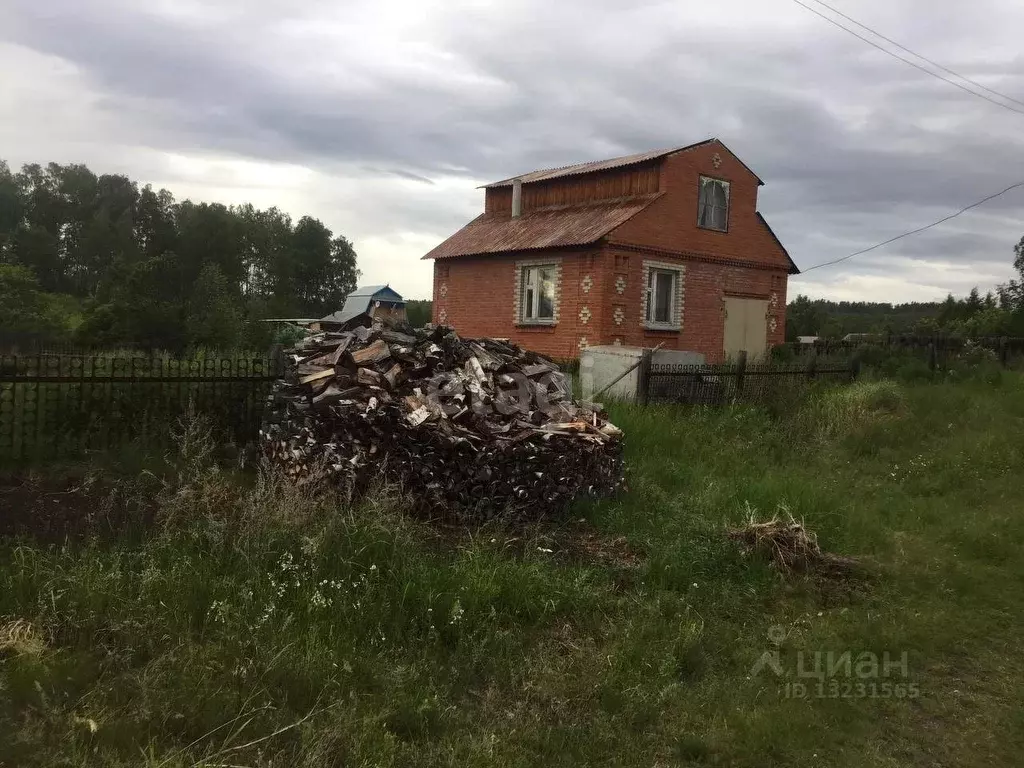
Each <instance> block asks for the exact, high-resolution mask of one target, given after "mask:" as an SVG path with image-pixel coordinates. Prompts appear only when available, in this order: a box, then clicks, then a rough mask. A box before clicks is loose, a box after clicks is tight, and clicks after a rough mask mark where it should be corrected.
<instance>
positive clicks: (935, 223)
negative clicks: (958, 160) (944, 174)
mask: <svg viewBox="0 0 1024 768" xmlns="http://www.w3.org/2000/svg"><path fill="white" fill-rule="evenodd" d="M1017 187H1024V181H1018V182H1017V183H1016V184H1011V185H1010V186H1008V187H1007V188H1006V189H1004V190H1001V191H999V192H996V193H995V194H994V195H989V196H988V197H984V198H982V199H981V200H979V201H978V202H976V203H971V204H970V205H968V206H965V207H964V208H961V209H960V210H959V211H957V212H956V213H951V214H949V215H948V216H944V217H942V218H941V219H939V220H938V221H933V222H932V223H931V224H927V225H925V226H923V227H918V228H917V229H912V230H910V231H909V232H904V233H903V234H902V235H896V237H890V238H889V239H888V240H885V241H883V242H881V243H876V244H875V245H872V246H871V247H870V248H864V249H863V250H860V251H857V252H855V253H851V254H850V255H849V256H842V257H841V258H838V259H833V260H832V261H826V262H824V263H822V264H815V265H814V266H813V267H808V268H807V269H802V270H800V273H801V274H806V273H807V272H810V271H811V270H813V269H821V268H822V267H830V266H832V265H833V264H838V263H839V262H841V261H846V260H847V259H852V258H853V257H854V256H860V255H861V254H862V253H867V252H868V251H873V250H875V249H876V248H881V247H882V246H883V245H888V244H889V243H895V242H896V241H897V240H902V239H903V238H904V237H910V236H911V235H916V234H918V233H919V232H924V231H925V230H926V229H931V228H932V227H937V226H938V225H939V224H942V223H944V222H947V221H949V220H950V219H955V218H956V217H957V216H959V215H960V214H962V213H967V211H969V210H971V209H972V208H977V207H978V206H979V205H982V204H984V203H987V202H988V201H989V200H994V199H995V198H997V197H999V196H1000V195H1005V194H1006V193H1007V192H1009V191H1010V190H1013V189H1017Z"/></svg>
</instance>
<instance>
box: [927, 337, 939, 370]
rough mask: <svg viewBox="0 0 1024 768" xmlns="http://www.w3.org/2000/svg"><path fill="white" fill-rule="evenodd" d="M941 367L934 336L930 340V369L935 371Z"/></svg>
mask: <svg viewBox="0 0 1024 768" xmlns="http://www.w3.org/2000/svg"><path fill="white" fill-rule="evenodd" d="M938 367H939V359H938V351H937V350H936V345H935V339H934V337H933V338H932V340H931V341H930V342H928V370H929V371H931V372H932V373H935V369H936V368H938Z"/></svg>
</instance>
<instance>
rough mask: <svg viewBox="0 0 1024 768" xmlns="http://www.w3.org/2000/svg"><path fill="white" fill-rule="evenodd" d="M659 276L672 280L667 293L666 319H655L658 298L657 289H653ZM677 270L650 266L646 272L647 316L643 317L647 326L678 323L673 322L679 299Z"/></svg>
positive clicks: (654, 326) (672, 325)
mask: <svg viewBox="0 0 1024 768" xmlns="http://www.w3.org/2000/svg"><path fill="white" fill-rule="evenodd" d="M659 276H665V277H668V278H669V280H671V281H672V282H671V283H670V286H671V287H670V290H669V295H668V302H669V303H668V307H667V309H668V312H667V315H668V319H667V320H655V317H656V316H657V307H656V306H655V305H656V302H657V298H658V294H657V291H656V290H655V284H656V282H657V279H658V277H659ZM679 278H680V275H679V270H678V269H661V268H658V267H655V268H652V269H650V270H648V272H647V317H646V318H645V320H646V323H647V325H648V327H651V328H659V327H660V328H676V327H678V324H677V323H676V322H675V317H676V310H677V307H676V303H677V302H678V301H679V298H678V296H679Z"/></svg>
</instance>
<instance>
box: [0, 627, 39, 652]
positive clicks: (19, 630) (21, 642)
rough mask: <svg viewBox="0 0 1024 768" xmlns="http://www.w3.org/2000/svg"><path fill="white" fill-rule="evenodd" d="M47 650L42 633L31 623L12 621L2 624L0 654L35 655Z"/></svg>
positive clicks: (0, 628)
mask: <svg viewBox="0 0 1024 768" xmlns="http://www.w3.org/2000/svg"><path fill="white" fill-rule="evenodd" d="M45 649H46V642H45V641H44V640H43V635H42V633H41V632H40V631H39V630H38V629H37V628H36V627H35V625H34V624H32V623H31V622H29V621H25V620H24V619H12V620H7V621H4V622H3V623H0V654H7V653H12V654H15V655H18V656H21V655H35V654H38V653H42V652H43V651H44V650H45Z"/></svg>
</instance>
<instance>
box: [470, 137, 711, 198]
mask: <svg viewBox="0 0 1024 768" xmlns="http://www.w3.org/2000/svg"><path fill="white" fill-rule="evenodd" d="M712 141H715V139H705V140H704V141H699V142H697V143H696V144H688V145H686V146H685V147H672V148H670V149H654V150H651V151H649V152H639V153H637V154H635V155H624V156H623V157H613V158H612V159H611V160H596V161H594V162H590V163H577V164H576V165H564V166H562V167H561V168H547V169H545V170H541V171H531V172H530V173H524V174H521V175H519V176H512V177H511V178H508V179H502V180H501V181H495V182H493V183H491V184H487V185H485V187H484V188H485V189H490V188H492V187H508V186H511V185H512V182H513V181H515V180H516V179H522V182H523V183H524V184H529V183H530V182H532V181H547V180H548V179H557V178H560V177H562V176H575V175H577V174H580V173H594V172H595V171H607V170H610V169H612V168H622V167H623V166H626V165H637V164H639V163H646V162H648V161H650V160H657V159H658V158H659V157H664V156H665V155H671V154H672V153H673V152H682V151H683V150H684V149H694V148H695V147H700V146H703V145H705V144H710V143H711V142H712Z"/></svg>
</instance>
